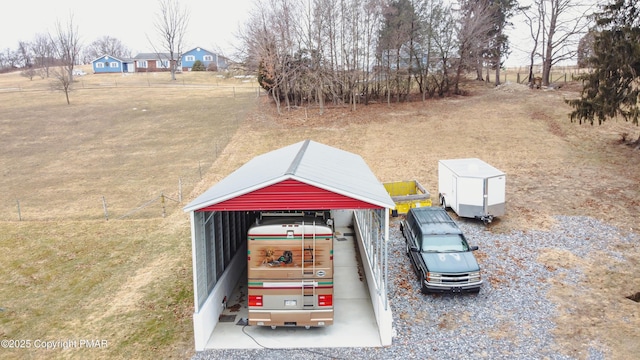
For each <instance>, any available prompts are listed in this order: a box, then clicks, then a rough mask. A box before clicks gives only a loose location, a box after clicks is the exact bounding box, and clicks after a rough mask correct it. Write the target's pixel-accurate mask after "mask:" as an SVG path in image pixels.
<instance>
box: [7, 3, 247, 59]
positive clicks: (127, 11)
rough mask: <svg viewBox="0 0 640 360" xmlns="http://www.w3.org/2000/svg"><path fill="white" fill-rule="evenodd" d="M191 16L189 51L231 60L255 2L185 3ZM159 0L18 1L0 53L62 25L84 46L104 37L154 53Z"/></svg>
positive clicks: (9, 16)
mask: <svg viewBox="0 0 640 360" xmlns="http://www.w3.org/2000/svg"><path fill="white" fill-rule="evenodd" d="M180 3H181V4H182V6H185V7H186V8H187V9H188V12H189V26H188V31H187V36H186V39H185V49H186V50H189V49H192V48H195V47H202V48H204V49H207V50H210V51H214V52H218V51H222V52H223V54H225V55H227V56H228V55H230V54H228V53H230V52H232V51H233V45H234V42H235V43H237V41H234V40H235V36H234V34H237V30H238V28H239V26H240V25H241V24H244V23H245V22H246V19H247V12H248V11H249V10H250V9H251V8H252V4H253V0H180ZM157 4H158V0H104V1H88V0H18V1H11V3H10V4H5V5H6V6H3V9H2V10H1V11H0V51H2V52H4V51H5V50H6V49H7V48H9V49H12V50H15V49H17V48H18V42H19V41H28V42H31V41H33V39H34V38H35V36H36V34H47V33H49V32H51V33H53V32H54V29H55V25H56V22H57V21H59V22H60V23H61V24H62V25H63V26H64V25H66V24H68V23H69V18H70V16H71V15H72V16H73V23H74V24H75V25H76V27H77V29H78V35H79V37H80V41H81V42H82V43H83V45H89V44H91V43H92V42H93V41H95V40H96V39H98V38H101V37H103V36H106V35H108V36H110V37H112V38H116V39H118V40H120V41H121V42H122V43H123V44H124V46H126V47H127V48H129V49H130V50H132V53H133V55H135V54H137V53H140V52H153V48H152V47H151V45H150V41H149V39H148V38H151V39H152V40H153V41H154V42H155V43H158V42H159V40H158V36H157V30H156V29H155V28H154V25H153V23H154V20H155V19H156V17H157V11H156V10H155V8H156V7H157Z"/></svg>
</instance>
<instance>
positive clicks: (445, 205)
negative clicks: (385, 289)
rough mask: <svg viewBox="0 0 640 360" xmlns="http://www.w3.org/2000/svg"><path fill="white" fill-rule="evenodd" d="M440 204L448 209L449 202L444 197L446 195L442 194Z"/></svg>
mask: <svg viewBox="0 0 640 360" xmlns="http://www.w3.org/2000/svg"><path fill="white" fill-rule="evenodd" d="M440 204H441V205H442V208H443V209H445V210H447V202H446V200H445V199H444V196H441V197H440Z"/></svg>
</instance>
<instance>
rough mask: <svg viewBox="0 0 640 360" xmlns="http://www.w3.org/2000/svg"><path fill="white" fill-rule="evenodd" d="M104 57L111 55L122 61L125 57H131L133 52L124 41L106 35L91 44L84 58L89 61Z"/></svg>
mask: <svg viewBox="0 0 640 360" xmlns="http://www.w3.org/2000/svg"><path fill="white" fill-rule="evenodd" d="M103 55H111V56H113V57H115V58H118V59H122V58H125V57H131V50H129V49H128V48H127V47H126V46H125V45H124V44H123V43H122V41H120V40H118V39H116V38H113V37H111V36H109V35H105V36H102V37H100V38H98V39H96V40H95V41H94V42H92V43H91V44H89V46H87V47H86V48H85V51H84V57H85V58H86V60H89V61H91V60H94V59H97V58H99V57H101V56H103Z"/></svg>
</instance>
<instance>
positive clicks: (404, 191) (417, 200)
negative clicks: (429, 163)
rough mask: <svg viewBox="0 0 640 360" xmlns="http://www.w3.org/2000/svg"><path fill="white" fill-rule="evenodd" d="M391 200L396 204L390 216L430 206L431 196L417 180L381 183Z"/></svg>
mask: <svg viewBox="0 0 640 360" xmlns="http://www.w3.org/2000/svg"><path fill="white" fill-rule="evenodd" d="M382 185H384V188H385V189H386V190H387V192H388V193H389V195H390V196H391V199H392V200H393V202H394V203H395V204H396V207H395V208H394V209H393V211H392V214H393V215H394V216H397V215H398V214H406V213H408V212H409V209H412V208H416V207H425V206H431V194H429V192H428V191H427V190H426V189H425V188H424V186H422V185H421V184H420V183H419V182H418V181H417V180H405V181H393V182H386V183H383V184H382Z"/></svg>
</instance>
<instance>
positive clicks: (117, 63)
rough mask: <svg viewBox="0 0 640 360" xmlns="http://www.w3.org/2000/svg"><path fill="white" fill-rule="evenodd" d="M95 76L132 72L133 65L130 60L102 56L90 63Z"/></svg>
mask: <svg viewBox="0 0 640 360" xmlns="http://www.w3.org/2000/svg"><path fill="white" fill-rule="evenodd" d="M91 66H92V67H93V72H94V73H95V74H105V73H127V72H134V71H135V65H134V62H133V60H131V59H118V58H116V57H113V56H110V55H103V56H101V57H99V58H97V59H95V60H93V61H92V62H91Z"/></svg>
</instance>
